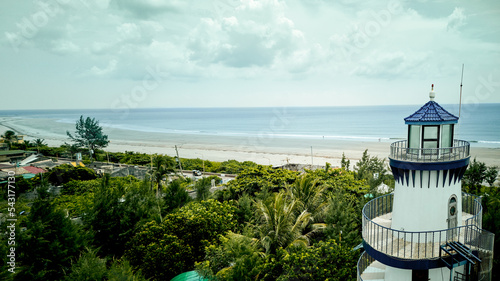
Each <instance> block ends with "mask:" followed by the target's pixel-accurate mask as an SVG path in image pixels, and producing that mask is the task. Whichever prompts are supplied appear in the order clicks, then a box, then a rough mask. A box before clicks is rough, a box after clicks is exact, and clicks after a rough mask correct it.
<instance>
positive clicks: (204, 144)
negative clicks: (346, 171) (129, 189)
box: [0, 118, 500, 167]
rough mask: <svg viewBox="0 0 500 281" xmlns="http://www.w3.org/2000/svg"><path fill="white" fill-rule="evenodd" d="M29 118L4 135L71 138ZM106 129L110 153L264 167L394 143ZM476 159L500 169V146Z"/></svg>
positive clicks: (1, 125)
mask: <svg viewBox="0 0 500 281" xmlns="http://www.w3.org/2000/svg"><path fill="white" fill-rule="evenodd" d="M22 121H24V123H23V122H22ZM25 121H26V120H25V119H20V118H0V133H1V134H3V133H4V132H5V131H6V130H14V131H16V133H18V134H22V135H26V139H28V140H32V139H36V138H41V139H45V142H46V143H47V144H48V145H49V146H60V145H62V144H64V143H65V142H68V137H67V136H66V131H67V130H69V131H70V132H73V131H74V125H73V124H66V123H57V124H56V125H57V126H54V124H55V121H54V120H50V119H47V120H44V119H32V120H29V121H30V126H26V124H25ZM51 122H52V124H51ZM35 128H36V129H35ZM104 132H105V134H107V135H108V136H109V139H110V141H111V142H110V144H109V145H108V147H106V148H105V150H106V151H109V152H125V151H134V152H139V153H148V154H154V153H158V154H166V155H170V156H173V155H175V146H177V148H178V151H179V156H180V157H182V158H200V159H204V160H211V161H226V160H230V159H234V160H237V161H253V162H255V163H258V164H262V165H283V164H286V163H295V164H304V165H311V164H313V165H325V163H326V162H328V163H330V164H331V165H332V166H340V161H341V159H342V154H343V153H344V154H345V156H346V158H348V159H349V160H350V161H351V165H354V164H355V163H356V162H357V161H358V160H359V159H360V158H361V156H362V154H363V152H364V151H365V149H368V154H369V155H371V156H377V157H379V158H382V159H386V160H387V157H388V155H389V152H390V144H391V142H392V141H393V140H380V141H379V142H377V141H359V140H339V139H329V138H311V139H303V138H302V139H300V138H280V137H276V136H273V135H272V134H262V135H259V136H255V137H241V136H217V135H196V134H189V135H186V134H172V133H145V132H137V131H130V130H124V129H116V128H108V127H106V128H104ZM311 150H312V151H311ZM311 152H312V153H311ZM311 155H312V157H311ZM474 158H477V160H478V161H481V162H484V163H486V165H488V166H499V167H500V147H499V148H495V147H494V148H490V147H478V146H474V145H471V161H472V159H474Z"/></svg>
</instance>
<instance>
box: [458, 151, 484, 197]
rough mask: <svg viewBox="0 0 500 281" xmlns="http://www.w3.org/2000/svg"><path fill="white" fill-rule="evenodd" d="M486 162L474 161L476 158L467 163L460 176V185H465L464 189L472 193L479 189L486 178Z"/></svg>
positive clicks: (476, 192)
mask: <svg viewBox="0 0 500 281" xmlns="http://www.w3.org/2000/svg"><path fill="white" fill-rule="evenodd" d="M486 171H487V167H486V164H484V163H483V162H479V161H476V158H474V160H473V161H472V163H470V164H469V167H468V168H467V170H466V171H465V174H464V177H463V178H462V186H463V187H466V188H465V189H466V191H467V192H469V193H472V194H478V193H479V192H480V189H481V184H482V183H483V181H484V180H485V179H486Z"/></svg>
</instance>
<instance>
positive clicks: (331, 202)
mask: <svg viewBox="0 0 500 281" xmlns="http://www.w3.org/2000/svg"><path fill="white" fill-rule="evenodd" d="M362 203H364V202H363V201H361V202H358V204H356V202H353V199H352V197H350V196H349V195H348V194H347V193H345V191H342V190H339V191H336V192H334V193H333V194H331V195H330V198H329V199H328V209H327V211H326V215H325V222H326V224H327V227H326V230H325V232H324V233H325V236H326V237H328V238H330V239H335V240H336V241H339V243H342V245H347V246H350V247H354V246H356V245H358V244H359V243H360V242H361V235H360V234H361V221H360V215H359V214H360V213H361V206H362ZM360 205H361V206H360ZM358 206H359V207H358Z"/></svg>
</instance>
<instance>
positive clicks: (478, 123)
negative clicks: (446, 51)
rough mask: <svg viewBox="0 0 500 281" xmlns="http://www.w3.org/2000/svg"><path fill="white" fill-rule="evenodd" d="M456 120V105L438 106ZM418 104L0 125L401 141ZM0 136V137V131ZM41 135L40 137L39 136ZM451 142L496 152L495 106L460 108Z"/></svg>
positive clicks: (20, 117)
mask: <svg viewBox="0 0 500 281" xmlns="http://www.w3.org/2000/svg"><path fill="white" fill-rule="evenodd" d="M442 106H443V107H444V108H445V109H447V110H448V111H449V112H450V113H452V114H455V115H457V116H458V111H459V110H458V105H442ZM419 108H420V106H419V105H397V106H396V105H394V106H344V107H283V108H149V109H126V110H125V109H123V110H107V109H106V110H105V109H91V110H9V111H0V118H2V119H1V120H2V121H1V122H3V123H4V124H8V123H9V122H10V123H13V124H14V123H16V124H21V125H23V126H24V127H23V128H26V130H27V131H30V130H33V131H40V130H47V131H50V130H49V128H42V125H40V124H41V123H40V122H38V123H37V122H36V121H37V120H45V121H44V122H43V124H44V126H45V125H46V126H48V127H51V128H52V130H51V131H53V132H56V133H57V134H60V135H61V136H65V130H61V131H60V133H58V132H57V130H55V129H54V128H53V127H57V126H59V125H61V126H62V125H65V126H62V127H65V128H67V127H68V124H75V122H76V120H77V119H78V118H79V117H80V115H83V116H85V117H87V116H90V117H94V118H96V119H97V120H99V122H100V125H101V126H103V129H104V133H106V132H107V131H112V130H113V129H121V130H125V131H129V132H130V133H131V134H136V135H137V134H142V135H144V136H146V135H147V134H148V133H169V134H178V135H196V136H220V137H231V136H239V137H262V136H266V135H271V134H272V136H273V138H293V139H330V140H335V139H338V140H352V141H373V142H392V141H394V140H398V139H405V138H406V134H407V126H406V125H405V124H404V118H405V117H407V116H409V115H410V114H412V113H414V112H415V111H416V110H418V109H419ZM1 133H3V132H1ZM40 135H43V133H42V134H40ZM455 138H457V139H463V140H467V141H470V142H471V144H472V145H473V146H480V147H493V148H497V147H500V104H466V105H462V110H461V116H460V120H459V125H458V126H457V127H456V129H455Z"/></svg>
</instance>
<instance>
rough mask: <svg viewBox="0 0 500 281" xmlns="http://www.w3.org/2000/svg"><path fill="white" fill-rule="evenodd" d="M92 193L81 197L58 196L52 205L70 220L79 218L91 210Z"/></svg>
mask: <svg viewBox="0 0 500 281" xmlns="http://www.w3.org/2000/svg"><path fill="white" fill-rule="evenodd" d="M93 202H94V193H84V194H82V195H60V196H57V197H55V198H54V205H55V206H56V208H57V209H58V210H61V211H63V212H64V213H65V214H67V215H68V216H69V217H70V218H72V217H81V216H83V215H84V214H85V213H86V212H87V211H88V210H89V209H91V208H92V204H93Z"/></svg>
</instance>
